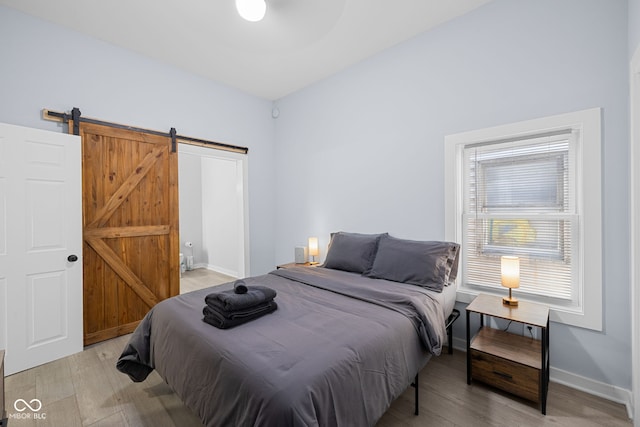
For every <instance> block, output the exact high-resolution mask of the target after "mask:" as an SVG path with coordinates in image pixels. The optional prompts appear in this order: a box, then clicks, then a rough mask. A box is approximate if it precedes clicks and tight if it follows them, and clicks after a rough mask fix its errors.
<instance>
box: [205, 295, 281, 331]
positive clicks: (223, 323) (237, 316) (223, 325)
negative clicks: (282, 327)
mask: <svg viewBox="0 0 640 427" xmlns="http://www.w3.org/2000/svg"><path fill="white" fill-rule="evenodd" d="M277 308H278V304H276V302H275V301H269V302H266V303H263V304H259V305H256V306H254V307H251V308H248V309H245V310H237V311H233V312H225V311H221V310H218V309H216V308H213V307H210V306H208V305H205V306H204V308H203V309H202V314H204V318H203V319H202V320H203V321H205V322H206V323H208V324H210V325H212V326H215V327H216V328H219V329H229V328H233V327H234V326H238V325H242V324H243V323H247V322H249V321H251V320H255V319H257V318H259V317H262V316H264V315H265V314H269V313H272V312H274V311H275V310H276V309H277Z"/></svg>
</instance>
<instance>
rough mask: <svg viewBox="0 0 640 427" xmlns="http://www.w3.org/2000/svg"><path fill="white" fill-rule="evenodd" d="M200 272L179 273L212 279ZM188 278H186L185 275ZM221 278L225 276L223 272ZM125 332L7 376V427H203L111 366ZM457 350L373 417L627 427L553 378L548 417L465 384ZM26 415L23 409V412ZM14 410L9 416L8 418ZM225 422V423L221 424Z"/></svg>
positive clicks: (615, 409)
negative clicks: (32, 412) (19, 405)
mask: <svg viewBox="0 0 640 427" xmlns="http://www.w3.org/2000/svg"><path fill="white" fill-rule="evenodd" d="M205 272H206V271H198V270H193V271H192V272H187V274H186V275H184V276H183V280H184V279H189V278H191V279H194V282H195V283H196V284H195V285H194V286H198V285H197V283H198V280H195V276H196V275H199V274H202V275H203V276H205V277H204V278H201V281H200V283H208V286H211V285H212V284H214V282H212V280H215V279H212V278H211V277H207V276H208V275H205V274H204V273H205ZM191 273H193V274H191ZM189 276H191V277H189ZM222 280H223V281H229V280H228V277H226V278H223V279H222ZM128 338H129V337H128V336H122V337H119V338H114V339H112V340H108V341H105V342H102V343H98V344H94V345H92V346H90V347H87V348H85V350H84V351H82V352H80V353H78V354H75V355H72V356H69V357H66V358H63V359H60V360H57V361H55V362H51V363H48V364H45V365H42V366H39V367H37V368H33V369H30V370H28V371H24V372H21V373H18V374H14V375H11V376H9V377H7V378H6V379H5V383H6V397H5V400H6V406H7V414H8V415H9V417H10V418H9V426H11V427H17V426H53V427H59V426H64V427H72V426H91V427H103V426H109V427H110V426H118V427H119V426H123V427H126V426H154V427H156V426H168V427H174V426H175V427H191V426H194V427H196V426H201V423H200V421H199V420H198V419H197V417H196V416H195V415H193V413H192V412H191V411H190V410H189V409H188V408H187V407H185V406H184V404H183V403H182V402H181V401H180V399H179V398H178V397H177V396H176V395H175V394H174V393H173V392H172V391H171V389H170V388H169V386H167V385H166V384H165V383H164V381H163V380H162V379H161V378H160V376H159V375H158V374H157V373H156V372H155V371H154V372H152V373H151V375H149V377H148V378H147V379H146V380H145V381H144V382H142V383H134V382H132V381H131V380H129V378H128V377H127V376H126V375H124V374H122V373H120V372H118V371H117V370H116V368H115V364H116V360H117V359H118V357H119V355H120V353H121V351H122V349H123V348H124V345H125V343H126V342H127V340H128ZM465 360H466V359H465V354H464V353H463V352H459V351H454V354H453V355H452V356H450V355H448V354H443V355H442V356H439V357H434V358H432V360H431V361H430V362H429V363H428V364H427V366H426V367H425V368H424V370H423V371H422V372H421V373H420V392H421V394H420V415H419V416H417V417H416V416H414V415H413V389H412V388H408V389H407V391H405V393H404V394H402V395H401V396H400V397H399V398H398V399H397V400H396V401H394V402H393V403H392V405H391V407H390V408H389V410H388V411H387V413H386V414H385V415H384V416H383V417H382V419H381V420H380V421H379V422H378V424H377V427H399V426H403V427H404V426H421V427H428V426H437V427H442V426H473V427H477V426H480V427H482V426H505V427H507V426H508V427H511V426H547V425H548V426H557V427H562V426H581V427H589V426H594V427H595V426H631V425H632V424H631V422H630V421H629V420H628V418H627V414H626V410H625V408H624V407H623V405H620V404H617V403H613V402H610V401H607V400H605V399H602V398H598V397H594V396H591V395H589V394H586V393H583V392H580V391H576V390H573V389H571V388H568V387H566V386H562V385H559V384H556V383H551V384H550V387H549V398H548V402H547V415H546V416H543V415H542V414H540V411H539V410H538V408H537V406H536V405H534V404H532V403H528V402H526V401H523V400H520V399H518V398H516V397H513V396H510V395H506V394H503V393H501V392H498V391H495V390H491V389H489V388H487V387H485V386H483V385H482V384H480V383H475V382H474V383H473V384H472V385H470V386H469V385H467V384H466V373H465V369H466V362H465ZM17 399H24V400H26V401H27V402H29V401H30V400H31V399H39V400H40V401H41V402H42V405H43V406H42V409H41V410H40V412H39V414H40V416H41V417H42V415H44V416H45V417H46V418H45V419H40V420H37V421H36V420H34V419H33V418H30V419H18V418H15V416H16V415H17V414H19V413H18V412H17V411H16V410H14V407H13V405H14V402H15V401H16V400H17ZM27 412H28V411H27ZM11 415H14V417H11ZM222 427H226V426H222Z"/></svg>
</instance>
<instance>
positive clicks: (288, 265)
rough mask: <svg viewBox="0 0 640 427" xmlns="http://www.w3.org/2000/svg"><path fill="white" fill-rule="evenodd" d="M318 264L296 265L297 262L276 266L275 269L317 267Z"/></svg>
mask: <svg viewBox="0 0 640 427" xmlns="http://www.w3.org/2000/svg"><path fill="white" fill-rule="evenodd" d="M318 265H320V264H318V263H315V264H312V263H310V262H305V263H297V262H288V263H286V264H280V265H277V266H276V268H291V267H317V266H318Z"/></svg>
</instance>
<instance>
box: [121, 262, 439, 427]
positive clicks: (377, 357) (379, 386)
mask: <svg viewBox="0 0 640 427" xmlns="http://www.w3.org/2000/svg"><path fill="white" fill-rule="evenodd" d="M245 281H246V283H247V285H248V286H252V285H258V284H259V285H262V286H268V287H271V288H273V289H275V290H276V291H277V293H278V295H277V297H276V301H277V303H278V310H276V311H275V312H273V313H271V314H268V315H265V316H263V317H261V318H259V319H256V320H253V321H251V322H249V323H246V324H244V325H240V326H237V327H235V328H232V329H227V330H223V329H217V328H215V327H213V326H210V325H208V324H206V323H204V322H203V321H202V308H203V307H204V297H205V295H207V294H208V293H210V292H212V289H211V288H209V289H203V290H200V291H195V292H191V293H189V294H184V295H180V296H178V297H174V298H171V299H168V300H165V301H162V302H160V303H159V304H157V305H156V306H155V307H154V308H153V309H152V310H151V311H150V312H149V313H148V314H147V316H146V317H145V318H144V319H143V320H142V322H141V323H140V325H139V326H138V328H137V329H136V330H135V332H134V333H133V335H132V337H131V339H130V341H129V343H128V344H127V346H126V347H125V349H124V351H123V353H122V355H121V357H120V359H119V360H118V362H117V368H118V369H119V370H120V371H122V372H124V373H126V374H128V375H129V376H130V377H131V379H132V380H134V381H143V380H144V379H145V378H146V376H147V375H148V374H149V373H150V372H151V371H152V370H153V369H156V370H157V371H158V373H159V374H160V375H161V376H162V377H163V378H164V380H165V381H166V382H167V383H168V384H169V385H170V386H171V388H172V389H173V390H174V391H175V392H176V393H177V394H178V396H180V398H181V399H182V400H183V401H184V403H185V404H186V405H187V406H189V407H190V408H191V409H193V410H194V411H195V412H196V413H197V414H198V415H199V416H200V418H201V419H202V420H203V422H204V423H205V424H206V425H207V426H280V427H284V426H367V425H373V424H375V423H376V421H377V420H378V419H379V418H380V417H381V416H382V414H384V412H385V411H386V410H387V408H388V407H389V405H390V404H391V402H392V401H393V400H394V399H395V398H396V397H398V396H399V395H400V394H401V393H402V392H403V391H404V390H405V389H406V388H407V387H408V386H409V384H410V383H411V381H412V379H413V378H414V376H415V374H416V373H417V372H418V371H419V370H420V369H421V368H422V367H423V366H424V365H425V364H426V362H427V361H428V359H429V357H430V355H431V354H434V355H438V354H440V351H441V347H442V344H443V342H444V339H445V337H446V331H445V319H446V316H447V314H448V313H445V311H444V309H443V308H442V305H443V304H442V301H441V300H440V299H439V294H435V293H433V292H430V291H428V290H425V289H422V288H419V287H417V286H413V285H406V284H401V283H395V282H388V281H385V280H377V279H369V278H366V277H362V276H360V275H357V274H352V273H346V272H342V271H338V270H329V269H325V268H292V269H281V270H275V271H272V272H271V273H269V274H267V275H264V276H257V277H253V278H248V279H245ZM232 286H233V284H232V283H229V284H226V285H222V287H217V288H215V289H216V290H220V289H224V288H232Z"/></svg>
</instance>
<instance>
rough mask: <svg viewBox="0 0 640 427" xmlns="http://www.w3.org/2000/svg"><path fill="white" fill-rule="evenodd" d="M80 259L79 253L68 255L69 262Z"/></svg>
mask: <svg viewBox="0 0 640 427" xmlns="http://www.w3.org/2000/svg"><path fill="white" fill-rule="evenodd" d="M77 260H78V256H77V255H69V256H68V257H67V261H69V262H76V261H77Z"/></svg>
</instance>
